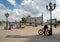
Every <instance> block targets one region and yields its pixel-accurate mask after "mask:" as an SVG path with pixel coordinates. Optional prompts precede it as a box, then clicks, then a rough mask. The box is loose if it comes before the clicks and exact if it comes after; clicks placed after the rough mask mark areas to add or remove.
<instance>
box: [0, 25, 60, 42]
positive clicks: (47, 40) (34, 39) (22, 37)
mask: <svg viewBox="0 0 60 42" xmlns="http://www.w3.org/2000/svg"><path fill="white" fill-rule="evenodd" d="M1 28H2V26H0V42H60V27H57V28H54V27H53V35H52V36H43V35H38V30H39V29H40V28H43V27H42V26H37V27H33V26H26V27H25V28H24V29H21V28H20V29H11V30H4V29H1Z"/></svg>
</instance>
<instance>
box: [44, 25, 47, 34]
mask: <svg viewBox="0 0 60 42" xmlns="http://www.w3.org/2000/svg"><path fill="white" fill-rule="evenodd" d="M47 29H48V25H47V24H46V25H44V35H45V34H46V30H47Z"/></svg>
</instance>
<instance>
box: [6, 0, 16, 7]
mask: <svg viewBox="0 0 60 42" xmlns="http://www.w3.org/2000/svg"><path fill="white" fill-rule="evenodd" d="M7 1H8V2H9V3H10V4H11V5H14V6H16V1H15V0H7Z"/></svg>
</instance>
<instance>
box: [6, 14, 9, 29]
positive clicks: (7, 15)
mask: <svg viewBox="0 0 60 42" xmlns="http://www.w3.org/2000/svg"><path fill="white" fill-rule="evenodd" d="M5 16H6V28H5V29H6V30H7V29H8V17H9V14H8V13H6V14H5Z"/></svg>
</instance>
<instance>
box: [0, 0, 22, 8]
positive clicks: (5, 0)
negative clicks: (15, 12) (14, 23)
mask: <svg viewBox="0 0 60 42" xmlns="http://www.w3.org/2000/svg"><path fill="white" fill-rule="evenodd" d="M15 1H16V3H17V5H18V4H20V3H21V2H22V0H15ZM0 3H1V4H4V5H5V6H6V7H7V8H9V9H14V8H15V7H14V6H13V5H11V3H9V2H8V1H7V0H0Z"/></svg>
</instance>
